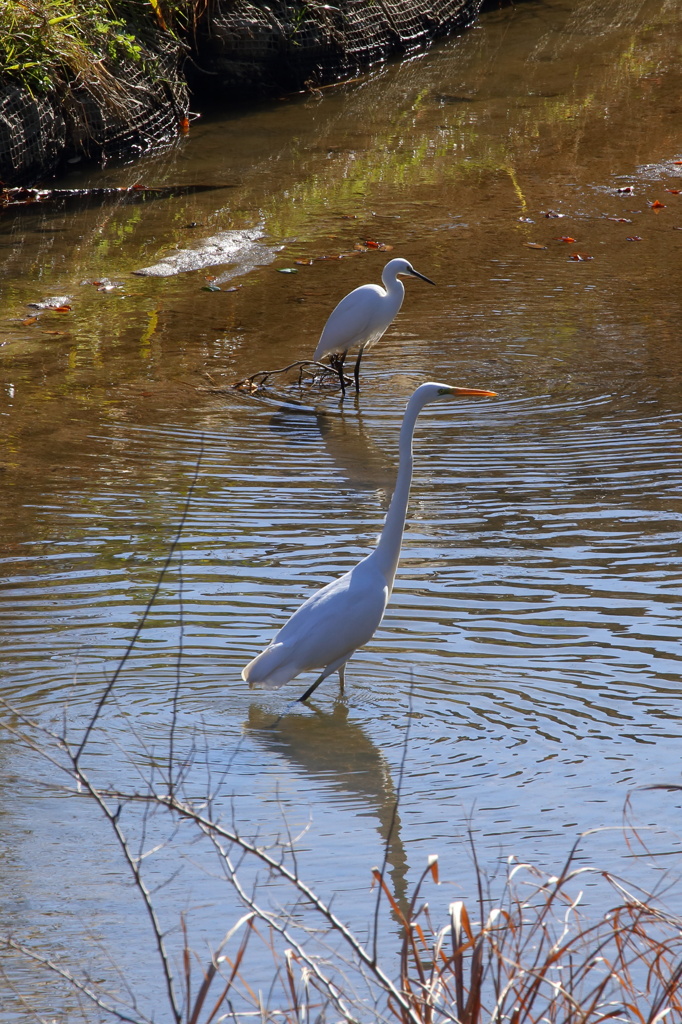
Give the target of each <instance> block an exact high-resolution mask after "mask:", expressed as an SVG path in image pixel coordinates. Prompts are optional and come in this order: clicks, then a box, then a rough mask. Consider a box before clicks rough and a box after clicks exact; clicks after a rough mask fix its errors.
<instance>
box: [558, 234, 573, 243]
mask: <svg viewBox="0 0 682 1024" xmlns="http://www.w3.org/2000/svg"><path fill="white" fill-rule="evenodd" d="M557 242H575V238H571V236H570V235H562V236H561V237H560V238H557Z"/></svg>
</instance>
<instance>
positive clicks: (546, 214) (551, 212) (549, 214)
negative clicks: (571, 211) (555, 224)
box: [540, 210, 566, 218]
mask: <svg viewBox="0 0 682 1024" xmlns="http://www.w3.org/2000/svg"><path fill="white" fill-rule="evenodd" d="M540 212H541V213H542V215H543V216H544V217H556V218H561V217H565V216H566V214H565V213H557V211H556V210H541V211H540Z"/></svg>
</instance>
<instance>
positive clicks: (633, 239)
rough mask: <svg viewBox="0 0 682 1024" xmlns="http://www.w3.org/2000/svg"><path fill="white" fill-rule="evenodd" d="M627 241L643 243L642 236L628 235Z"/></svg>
mask: <svg viewBox="0 0 682 1024" xmlns="http://www.w3.org/2000/svg"><path fill="white" fill-rule="evenodd" d="M625 241H626V242H641V241H642V236H641V235H628V236H627V238H626V239H625Z"/></svg>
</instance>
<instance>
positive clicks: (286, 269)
mask: <svg viewBox="0 0 682 1024" xmlns="http://www.w3.org/2000/svg"><path fill="white" fill-rule="evenodd" d="M278 273H280V274H298V270H296V268H295V267H279V268H278Z"/></svg>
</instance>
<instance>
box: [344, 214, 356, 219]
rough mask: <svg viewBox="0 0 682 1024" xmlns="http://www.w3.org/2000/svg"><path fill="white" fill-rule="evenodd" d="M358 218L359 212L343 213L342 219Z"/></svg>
mask: <svg viewBox="0 0 682 1024" xmlns="http://www.w3.org/2000/svg"><path fill="white" fill-rule="evenodd" d="M357 219H358V215H357V213H342V214H341V220H357Z"/></svg>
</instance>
